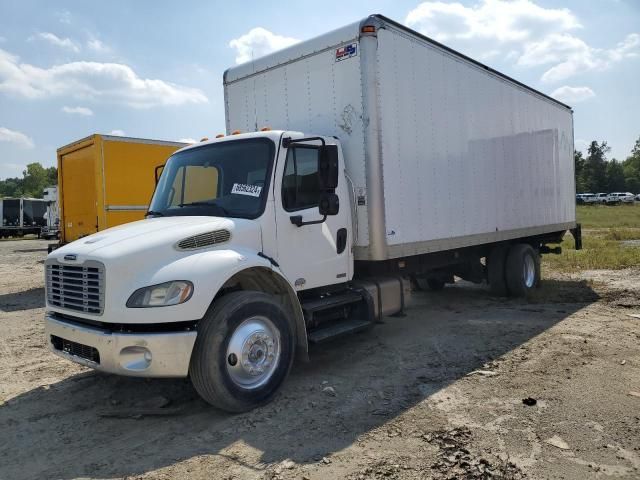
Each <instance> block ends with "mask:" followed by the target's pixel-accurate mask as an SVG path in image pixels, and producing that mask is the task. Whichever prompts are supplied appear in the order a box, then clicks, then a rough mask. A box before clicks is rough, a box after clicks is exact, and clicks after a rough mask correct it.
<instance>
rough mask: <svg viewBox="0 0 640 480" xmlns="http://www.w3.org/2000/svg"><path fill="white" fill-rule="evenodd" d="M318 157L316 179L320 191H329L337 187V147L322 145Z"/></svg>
mask: <svg viewBox="0 0 640 480" xmlns="http://www.w3.org/2000/svg"><path fill="white" fill-rule="evenodd" d="M319 153H320V155H319V156H318V177H319V179H320V189H322V190H331V189H334V188H337V187H338V146H337V145H323V146H321V147H320V152H319Z"/></svg>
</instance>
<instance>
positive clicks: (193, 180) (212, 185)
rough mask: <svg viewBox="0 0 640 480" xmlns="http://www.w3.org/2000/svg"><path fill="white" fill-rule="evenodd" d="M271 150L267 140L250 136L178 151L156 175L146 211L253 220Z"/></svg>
mask: <svg viewBox="0 0 640 480" xmlns="http://www.w3.org/2000/svg"><path fill="white" fill-rule="evenodd" d="M274 151H275V146H274V144H273V142H272V141H271V140H268V139H266V138H255V139H249V140H235V141H229V142H221V143H213V144H210V145H206V146H203V147H199V148H192V149H189V150H185V151H182V152H178V153H176V154H175V155H173V156H172V157H171V158H169V160H168V161H167V164H166V165H165V167H164V170H163V171H162V175H161V177H160V181H159V182H158V186H157V187H156V191H155V193H154V194H153V199H152V200H151V205H150V207H149V213H150V214H151V215H158V216H177V215H209V216H216V217H242V218H257V217H258V216H260V215H261V214H262V211H263V210H264V205H265V202H266V196H267V191H268V186H269V175H270V172H271V164H272V161H273V156H274Z"/></svg>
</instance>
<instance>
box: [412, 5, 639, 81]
mask: <svg viewBox="0 0 640 480" xmlns="http://www.w3.org/2000/svg"><path fill="white" fill-rule="evenodd" d="M405 22H406V23H407V24H408V25H409V26H410V27H413V28H415V29H417V30H419V31H420V32H421V33H424V34H425V35H427V36H431V37H434V38H436V39H437V40H441V41H444V42H446V43H449V44H451V45H452V46H454V48H459V49H461V50H462V51H465V52H466V53H468V54H470V55H472V56H475V57H476V58H480V59H482V60H494V59H499V58H502V59H503V61H505V62H513V61H516V64H517V65H518V66H521V67H526V68H532V67H540V66H544V65H546V66H547V67H546V70H545V72H544V73H543V74H542V77H541V79H542V81H544V82H559V81H562V80H565V79H567V78H570V77H572V76H575V75H577V74H579V73H583V72H588V71H602V70H606V69H607V68H609V67H611V66H612V65H613V64H615V63H616V62H619V61H620V60H622V59H624V58H629V57H633V56H637V55H638V50H639V47H640V35H638V34H636V33H632V34H630V35H628V36H627V37H626V38H625V40H624V41H622V42H620V43H619V44H618V45H617V46H616V47H615V48H611V49H598V48H593V47H591V46H590V45H588V44H587V43H586V42H585V41H583V40H582V39H580V38H578V37H577V36H575V34H574V31H575V30H578V29H580V28H581V25H580V22H579V20H578V18H577V17H576V16H575V15H574V14H573V13H572V12H571V10H569V9H567V8H544V7H541V6H539V5H537V4H536V3H534V2H533V1H532V0H513V1H507V0H480V1H479V3H477V4H475V5H472V6H469V7H467V6H465V5H462V4H461V3H444V2H439V1H435V2H424V3H421V4H420V5H418V6H417V7H416V8H415V9H413V10H411V11H410V12H409V14H408V15H407V17H406V20H405Z"/></svg>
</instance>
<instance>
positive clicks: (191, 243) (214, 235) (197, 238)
mask: <svg viewBox="0 0 640 480" xmlns="http://www.w3.org/2000/svg"><path fill="white" fill-rule="evenodd" d="M230 238H231V232H229V230H214V231H213V232H206V233H201V234H199V235H194V236H193V237H187V238H185V239H183V240H180V241H179V242H178V243H177V244H176V247H177V248H178V249H179V250H193V249H194V248H203V247H208V246H210V245H216V244H218V243H224V242H228V241H229V239H230Z"/></svg>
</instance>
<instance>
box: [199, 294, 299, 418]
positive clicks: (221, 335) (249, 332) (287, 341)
mask: <svg viewBox="0 0 640 480" xmlns="http://www.w3.org/2000/svg"><path fill="white" fill-rule="evenodd" d="M294 349H295V338H294V334H293V329H292V327H291V324H290V322H289V319H288V318H287V314H286V312H285V311H284V310H283V309H282V307H281V306H280V304H279V303H277V302H276V301H275V300H274V299H273V297H271V296H270V295H267V294H265V293H262V292H255V291H242V292H233V293H230V294H228V295H225V296H223V297H222V298H220V299H219V300H216V302H215V303H214V304H213V305H212V307H210V308H209V310H208V311H207V313H206V314H205V316H204V318H203V319H202V321H201V322H200V324H199V325H198V336H197V338H196V343H195V346H194V349H193V353H192V355H191V364H190V366H189V375H190V377H191V382H192V384H193V386H194V388H195V389H196V391H197V392H198V394H199V395H200V396H201V397H202V398H203V400H205V401H206V402H207V403H209V404H211V405H213V406H214V407H217V408H220V409H222V410H226V411H228V412H246V411H249V410H252V409H254V408H256V407H258V406H260V405H263V404H265V403H267V402H269V400H271V399H272V398H273V396H274V395H275V393H276V392H277V391H278V389H279V388H280V386H281V385H282V382H284V380H285V378H286V377H287V375H288V374H289V370H290V369H291V365H292V363H293V357H294Z"/></svg>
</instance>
